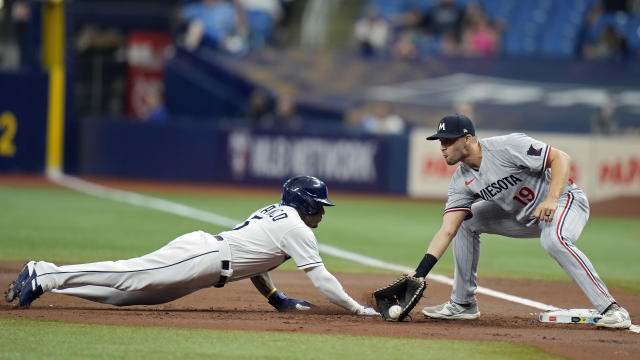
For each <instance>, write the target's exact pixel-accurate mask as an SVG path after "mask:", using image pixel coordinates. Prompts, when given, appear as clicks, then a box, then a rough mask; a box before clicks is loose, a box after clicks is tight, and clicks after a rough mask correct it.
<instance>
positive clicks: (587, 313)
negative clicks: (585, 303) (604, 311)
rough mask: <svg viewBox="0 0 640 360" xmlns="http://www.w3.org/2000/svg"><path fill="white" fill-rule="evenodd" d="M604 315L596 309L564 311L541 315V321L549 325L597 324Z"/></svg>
mask: <svg viewBox="0 0 640 360" xmlns="http://www.w3.org/2000/svg"><path fill="white" fill-rule="evenodd" d="M600 319H602V315H600V313H599V312H598V311H597V310H595V309H562V310H556V311H550V312H546V313H541V314H540V317H539V320H540V321H541V322H549V323H564V324H596V323H598V321H600Z"/></svg>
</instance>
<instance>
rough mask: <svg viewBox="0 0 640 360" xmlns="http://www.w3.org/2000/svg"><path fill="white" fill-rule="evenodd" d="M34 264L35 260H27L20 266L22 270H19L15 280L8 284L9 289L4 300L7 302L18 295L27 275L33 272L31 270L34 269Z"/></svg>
mask: <svg viewBox="0 0 640 360" xmlns="http://www.w3.org/2000/svg"><path fill="white" fill-rule="evenodd" d="M35 264H36V262H35V261H29V262H28V263H27V264H26V265H25V266H24V267H23V268H22V271H20V274H18V278H17V279H16V281H14V282H12V283H11V284H9V289H8V290H7V293H6V294H5V300H7V302H12V301H13V300H15V298H17V297H20V292H21V291H22V288H23V286H24V284H25V282H26V281H27V279H28V278H29V276H31V274H33V272H34V271H35Z"/></svg>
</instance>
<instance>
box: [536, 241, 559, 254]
mask: <svg viewBox="0 0 640 360" xmlns="http://www.w3.org/2000/svg"><path fill="white" fill-rule="evenodd" d="M540 244H541V245H542V248H543V249H544V250H545V251H546V252H548V253H549V254H554V253H555V252H557V251H558V250H560V249H561V247H562V244H561V242H560V241H559V240H558V239H555V238H549V237H541V238H540Z"/></svg>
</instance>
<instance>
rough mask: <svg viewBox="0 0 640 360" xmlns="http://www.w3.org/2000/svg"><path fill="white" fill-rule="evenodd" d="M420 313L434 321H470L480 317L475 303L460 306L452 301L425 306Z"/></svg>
mask: <svg viewBox="0 0 640 360" xmlns="http://www.w3.org/2000/svg"><path fill="white" fill-rule="evenodd" d="M422 313H423V314H424V315H425V316H428V317H431V318H435V319H451V320H472V319H477V318H478V317H480V311H479V310H478V304H477V303H474V304H471V305H469V306H462V305H459V304H456V303H454V302H453V301H447V302H446V303H444V304H441V305H436V306H427V307H425V308H424V309H422Z"/></svg>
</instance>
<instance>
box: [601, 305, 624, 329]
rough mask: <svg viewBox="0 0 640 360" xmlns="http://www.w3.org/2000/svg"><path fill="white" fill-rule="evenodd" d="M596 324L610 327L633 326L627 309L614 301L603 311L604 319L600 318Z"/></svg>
mask: <svg viewBox="0 0 640 360" xmlns="http://www.w3.org/2000/svg"><path fill="white" fill-rule="evenodd" d="M596 325H597V326H604V327H608V328H616V329H628V328H630V327H631V318H630V317H629V313H628V312H627V310H625V309H624V308H623V307H621V306H620V305H618V304H616V303H613V304H611V305H609V307H608V308H607V310H605V311H604V313H602V319H600V320H599V321H598V322H597V323H596Z"/></svg>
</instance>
